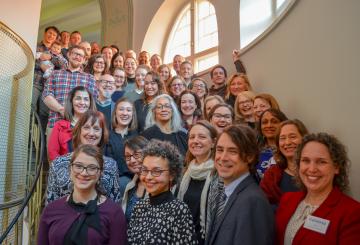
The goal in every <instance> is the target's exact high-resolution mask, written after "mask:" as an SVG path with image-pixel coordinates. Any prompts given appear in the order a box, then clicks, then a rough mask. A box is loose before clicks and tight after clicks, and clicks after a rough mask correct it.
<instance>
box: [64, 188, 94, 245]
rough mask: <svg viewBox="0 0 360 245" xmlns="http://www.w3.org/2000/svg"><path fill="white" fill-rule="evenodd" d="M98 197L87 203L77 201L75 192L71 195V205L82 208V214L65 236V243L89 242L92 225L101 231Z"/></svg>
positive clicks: (80, 243)
mask: <svg viewBox="0 0 360 245" xmlns="http://www.w3.org/2000/svg"><path fill="white" fill-rule="evenodd" d="M97 202H98V198H97V197H96V198H95V200H90V201H88V203H87V204H84V203H76V202H75V201H74V199H73V193H71V195H70V197H69V201H68V203H69V205H70V206H71V207H72V208H74V209H75V210H77V211H79V210H81V213H82V215H80V216H79V218H78V219H76V220H75V221H74V223H73V224H72V225H71V227H70V228H69V230H68V231H67V233H66V234H65V237H64V245H86V244H88V241H87V238H88V228H89V227H92V228H94V229H95V230H97V231H98V232H99V233H101V225H100V216H99V210H98V205H97Z"/></svg>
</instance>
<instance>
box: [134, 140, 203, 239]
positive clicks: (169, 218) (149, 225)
mask: <svg viewBox="0 0 360 245" xmlns="http://www.w3.org/2000/svg"><path fill="white" fill-rule="evenodd" d="M182 165H183V161H182V156H181V154H180V152H179V151H178V149H177V147H176V146H175V145H173V144H171V143H169V142H162V141H159V140H151V141H150V143H149V144H148V145H147V147H146V148H145V149H144V150H143V166H142V167H141V170H140V180H141V182H142V183H143V184H144V186H145V188H146V191H147V192H148V193H149V198H146V199H144V200H140V201H139V202H138V203H137V204H136V206H135V207H134V211H133V214H132V216H131V219H130V224H129V229H128V241H129V244H150V243H153V242H151V241H156V244H197V241H196V237H195V231H194V225H193V221H192V217H191V213H190V210H189V208H188V207H187V205H186V204H185V203H183V202H182V201H180V200H178V199H176V198H175V197H174V196H173V194H172V193H171V191H170V189H171V187H173V186H174V185H176V184H177V183H178V181H179V179H180V176H181V170H182Z"/></svg>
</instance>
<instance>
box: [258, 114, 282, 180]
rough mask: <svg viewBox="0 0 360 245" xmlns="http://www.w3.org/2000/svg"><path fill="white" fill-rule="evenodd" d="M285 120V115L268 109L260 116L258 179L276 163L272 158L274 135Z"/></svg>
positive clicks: (274, 149) (274, 146)
mask: <svg viewBox="0 0 360 245" xmlns="http://www.w3.org/2000/svg"><path fill="white" fill-rule="evenodd" d="M285 120H287V117H286V115H285V114H284V113H282V112H281V111H279V110H276V109H268V110H266V111H264V112H263V113H262V114H261V116H260V122H259V124H258V126H257V131H258V141H259V142H258V144H259V147H260V155H259V162H258V164H256V170H257V173H258V176H259V178H260V179H262V177H263V176H264V172H265V171H266V170H267V169H268V168H269V167H270V166H271V165H273V164H275V163H276V162H275V160H274V158H273V154H274V152H276V150H277V146H276V134H277V131H278V130H279V127H280V123H281V122H283V121H285ZM260 179H259V180H260Z"/></svg>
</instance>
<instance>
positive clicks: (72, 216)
mask: <svg viewBox="0 0 360 245" xmlns="http://www.w3.org/2000/svg"><path fill="white" fill-rule="evenodd" d="M66 198H67V197H63V198H61V199H58V200H56V201H54V202H52V203H50V204H49V205H47V206H46V208H45V209H44V211H43V213H42V215H41V220H40V226H39V234H38V242H37V244H38V245H46V244H53V245H62V244H63V240H64V237H65V234H66V232H67V231H68V229H69V228H70V226H71V224H72V223H73V222H74V221H75V220H76V218H78V217H79V216H80V215H81V213H78V212H76V211H75V210H74V209H73V208H72V207H71V206H69V204H68V203H67V201H66ZM98 208H99V216H100V223H101V229H102V232H101V234H99V233H98V232H97V231H96V230H94V229H93V228H91V227H89V229H88V243H89V244H92V245H100V244H101V245H105V244H108V245H112V244H114V245H115V244H116V245H122V244H127V238H126V221H125V216H124V213H123V211H122V209H121V207H120V206H119V205H118V204H116V203H115V202H113V201H111V200H110V199H106V201H105V202H104V203H102V204H100V205H99V206H98Z"/></svg>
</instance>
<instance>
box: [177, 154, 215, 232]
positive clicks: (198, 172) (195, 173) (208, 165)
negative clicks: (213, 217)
mask: <svg viewBox="0 0 360 245" xmlns="http://www.w3.org/2000/svg"><path fill="white" fill-rule="evenodd" d="M213 169H214V160H212V159H211V158H210V159H208V160H207V161H206V162H203V163H200V164H196V163H195V159H194V160H192V161H191V162H190V164H189V167H188V169H187V170H186V172H185V174H184V176H183V178H182V180H181V183H180V187H179V193H178V198H179V199H180V200H183V199H184V195H185V193H186V191H187V189H188V188H189V184H190V181H191V179H195V180H205V184H204V187H203V190H202V192H201V197H200V226H201V235H202V237H203V238H204V237H205V221H206V217H205V210H206V201H207V193H208V189H209V185H210V179H211V178H210V175H211V171H212V170H213Z"/></svg>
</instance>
